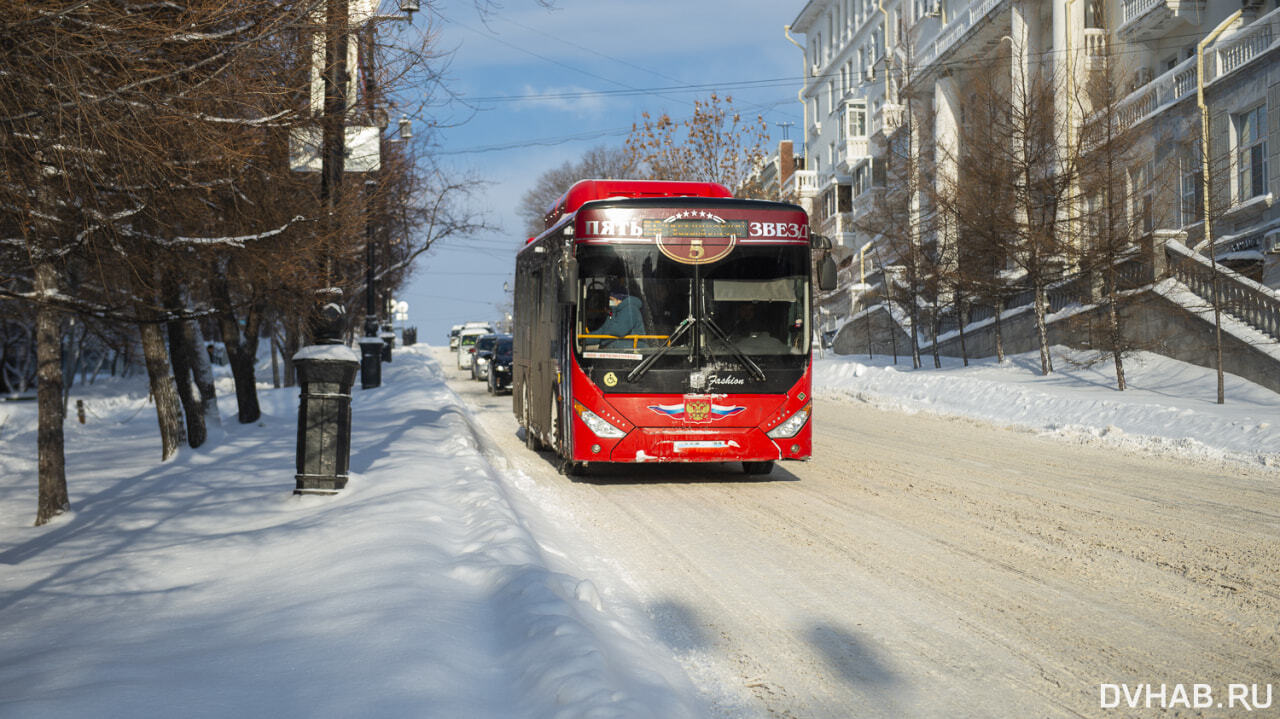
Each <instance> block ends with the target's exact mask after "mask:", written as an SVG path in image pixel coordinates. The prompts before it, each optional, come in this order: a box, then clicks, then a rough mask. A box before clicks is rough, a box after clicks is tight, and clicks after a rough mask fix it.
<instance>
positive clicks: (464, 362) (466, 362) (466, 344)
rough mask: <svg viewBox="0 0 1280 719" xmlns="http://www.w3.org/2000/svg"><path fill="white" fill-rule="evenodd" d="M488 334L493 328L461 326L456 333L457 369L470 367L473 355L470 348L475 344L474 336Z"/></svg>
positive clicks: (491, 332)
mask: <svg viewBox="0 0 1280 719" xmlns="http://www.w3.org/2000/svg"><path fill="white" fill-rule="evenodd" d="M488 334H493V330H491V329H489V328H488V327H464V328H462V331H461V332H459V333H458V369H465V370H470V369H471V360H472V358H473V357H475V353H474V352H472V351H471V350H472V349H473V348H475V346H476V338H478V337H480V336H481V335H488Z"/></svg>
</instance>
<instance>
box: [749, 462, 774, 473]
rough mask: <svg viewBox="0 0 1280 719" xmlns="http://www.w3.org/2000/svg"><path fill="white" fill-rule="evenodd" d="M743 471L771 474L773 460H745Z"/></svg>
mask: <svg viewBox="0 0 1280 719" xmlns="http://www.w3.org/2000/svg"><path fill="white" fill-rule="evenodd" d="M742 471H743V473H745V474H769V473H770V472H772V471H773V460H768V461H765V462H743V463H742Z"/></svg>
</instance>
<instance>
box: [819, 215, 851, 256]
mask: <svg viewBox="0 0 1280 719" xmlns="http://www.w3.org/2000/svg"><path fill="white" fill-rule="evenodd" d="M854 217H855V215H854V213H852V212H838V213H836V214H834V215H831V216H830V217H827V218H826V219H824V220H823V221H822V223H821V224H820V225H819V227H818V230H819V233H820V234H822V235H825V236H826V237H829V238H831V242H832V243H833V244H835V245H838V246H840V247H853V246H854V240H855V238H856V236H855V234H854V233H855V232H856V231H857V226H856V224H855V222H854Z"/></svg>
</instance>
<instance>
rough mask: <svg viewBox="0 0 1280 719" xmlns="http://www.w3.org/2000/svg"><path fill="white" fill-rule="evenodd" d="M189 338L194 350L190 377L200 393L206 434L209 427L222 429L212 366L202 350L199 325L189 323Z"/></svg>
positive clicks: (202, 342)
mask: <svg viewBox="0 0 1280 719" xmlns="http://www.w3.org/2000/svg"><path fill="white" fill-rule="evenodd" d="M191 336H192V345H191V346H192V347H193V348H194V349H195V356H194V361H193V362H192V364H191V377H192V379H193V380H195V384H196V390H197V391H198V392H199V393H200V406H201V407H202V408H203V409H204V426H205V431H206V433H207V432H208V430H209V428H210V427H216V428H219V429H221V428H222V415H220V414H218V394H217V392H216V391H215V389H214V385H213V365H212V363H211V362H210V361H209V353H208V352H206V351H205V349H204V346H205V344H204V333H202V332H201V331H200V324H199V323H197V322H192V323H191Z"/></svg>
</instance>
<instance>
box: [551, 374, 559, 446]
mask: <svg viewBox="0 0 1280 719" xmlns="http://www.w3.org/2000/svg"><path fill="white" fill-rule="evenodd" d="M559 394H560V392H559V391H558V390H552V392H551V451H552V452H555V453H557V454H559V453H560V400H559V399H558V396H559Z"/></svg>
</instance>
